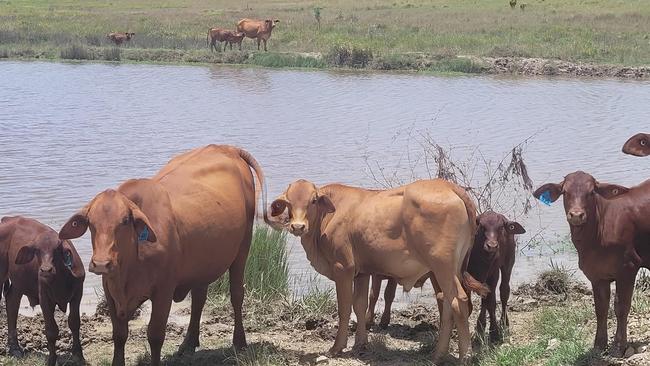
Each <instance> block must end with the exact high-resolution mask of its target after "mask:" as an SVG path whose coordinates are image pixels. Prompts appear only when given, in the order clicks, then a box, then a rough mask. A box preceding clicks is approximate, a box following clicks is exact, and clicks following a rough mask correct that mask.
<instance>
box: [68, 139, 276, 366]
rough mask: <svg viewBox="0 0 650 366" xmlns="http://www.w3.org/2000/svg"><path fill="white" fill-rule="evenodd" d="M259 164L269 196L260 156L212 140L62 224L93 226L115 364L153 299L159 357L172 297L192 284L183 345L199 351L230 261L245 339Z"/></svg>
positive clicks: (153, 338) (238, 331)
mask: <svg viewBox="0 0 650 366" xmlns="http://www.w3.org/2000/svg"><path fill="white" fill-rule="evenodd" d="M251 168H252V170H253V171H254V172H255V173H256V174H257V178H258V183H259V185H260V190H261V192H262V195H263V197H264V201H265V202H266V189H265V185H264V174H263V173H262V170H261V168H260V166H259V164H258V163H257V161H255V159H254V158H253V157H252V156H251V155H250V154H249V153H248V152H246V151H244V150H242V149H239V148H236V147H232V146H225V145H221V146H218V145H209V146H206V147H203V148H199V149H195V150H191V151H189V152H186V153H184V154H181V155H179V156H177V157H175V158H173V159H172V160H171V161H169V163H168V164H167V165H166V166H165V167H164V168H163V169H162V170H160V171H159V172H158V173H157V174H156V175H155V176H154V177H153V178H143V179H131V180H128V181H126V182H124V183H123V184H122V185H120V186H119V187H118V188H117V190H112V189H109V190H106V191H104V192H101V193H99V194H98V195H97V196H95V198H93V199H92V200H91V201H90V202H89V203H88V204H87V205H86V206H85V207H83V208H82V209H81V211H79V212H78V213H77V214H75V215H74V216H72V217H71V218H70V220H68V222H67V223H66V224H65V225H64V226H63V228H61V231H60V232H59V236H60V238H61V239H70V238H77V237H80V236H81V235H83V234H84V233H85V232H86V230H88V229H89V230H90V233H91V238H92V247H93V254H92V258H91V260H90V265H89V270H90V271H91V272H93V273H95V274H99V275H101V276H102V284H103V287H104V292H105V294H106V302H107V304H108V308H109V312H110V315H111V322H112V324H113V343H114V351H113V365H124V345H125V343H126V340H127V337H128V334H129V329H128V322H129V319H130V318H131V315H132V314H133V312H134V311H135V310H136V309H137V308H138V307H139V306H140V305H141V304H142V303H143V302H144V301H146V300H147V299H149V300H151V319H150V321H149V326H148V328H147V337H148V340H149V345H150V347H151V363H152V365H156V366H157V365H159V364H160V351H161V347H162V344H163V342H164V340H165V329H166V326H167V318H168V316H169V310H170V307H171V304H172V300H173V301H175V302H180V301H182V300H183V299H185V297H186V296H187V294H188V293H190V292H191V294H192V312H191V316H190V323H189V326H188V328H187V335H186V336H185V340H184V341H183V343H182V344H181V346H180V349H179V353H184V352H194V350H195V348H196V347H198V346H199V324H200V320H201V311H202V310H203V306H204V304H205V300H206V296H207V290H208V286H209V285H210V283H212V282H214V281H215V280H216V279H217V278H219V277H221V276H222V275H223V274H224V273H225V272H226V271H229V274H230V296H231V299H230V300H231V303H232V306H233V309H234V317H235V327H234V334H233V343H234V345H235V347H236V348H242V347H244V346H246V337H245V334H244V327H243V323H242V302H243V300H244V267H245V265H246V258H247V256H248V251H249V248H250V244H251V238H252V231H253V220H254V217H255V202H256V200H255V182H254V179H253V174H252V173H251ZM264 207H265V208H264V217H265V219H266V205H265V206H264Z"/></svg>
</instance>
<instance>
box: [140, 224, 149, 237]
mask: <svg viewBox="0 0 650 366" xmlns="http://www.w3.org/2000/svg"><path fill="white" fill-rule="evenodd" d="M148 237H149V228H148V227H147V225H145V226H144V229H142V232H141V233H140V236H138V241H147V238H148Z"/></svg>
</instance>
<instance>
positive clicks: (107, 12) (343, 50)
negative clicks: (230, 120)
mask: <svg viewBox="0 0 650 366" xmlns="http://www.w3.org/2000/svg"><path fill="white" fill-rule="evenodd" d="M522 4H525V8H524V9H523V10H522V9H521V7H520V6H521V5H522ZM315 8H322V9H321V10H320V18H321V20H320V23H321V26H320V29H319V27H318V26H317V22H316V18H315V16H314V15H315V12H314V9H315ZM243 17H255V18H257V17H260V18H267V17H268V18H274V19H279V20H280V21H281V22H280V23H279V25H278V26H277V28H276V29H275V30H274V32H273V36H272V38H271V40H270V44H269V49H270V51H272V54H270V55H266V56H257V55H253V56H251V55H250V53H251V52H252V51H253V50H254V46H253V42H252V41H251V40H249V39H247V40H245V41H244V47H245V52H242V53H240V52H227V53H226V54H225V55H222V54H216V55H212V54H210V52H209V50H208V48H207V47H206V31H207V29H208V28H209V27H213V26H220V27H226V28H234V25H235V23H236V22H237V20H239V19H240V18H243ZM112 31H131V32H135V33H136V36H135V39H134V41H133V42H132V43H131V44H129V45H128V46H127V47H123V48H124V49H123V50H116V49H114V47H113V46H112V45H110V44H109V43H108V41H107V40H106V39H105V38H104V36H105V34H106V33H108V32H112ZM649 36H650V1H647V0H518V4H517V6H516V7H515V8H514V9H511V8H510V6H509V4H508V0H393V1H382V2H379V1H371V0H358V1H347V0H346V1H343V0H321V1H296V0H282V1H281V0H269V1H264V2H261V1H260V2H249V1H224V0H185V1H183V0H167V1H156V2H153V1H144V0H135V1H127V0H113V1H110V2H106V1H100V0H50V1H45V0H10V1H7V0H0V57H27V58H34V57H38V58H49V59H51V58H70V59H101V60H108V61H117V60H131V61H149V62H152V61H153V62H225V63H251V64H258V65H263V66H297V67H316V68H318V67H326V66H330V65H334V66H350V67H374V68H379V69H396V68H403V69H413V68H418V67H417V66H418V65H417V63H418V62H420V61H421V58H422V55H427V57H426V58H427V59H428V60H431V59H433V60H434V61H436V60H437V61H440V60H444V61H445V62H444V63H442V64H440V62H433V65H432V66H431V68H432V69H433V70H434V71H455V70H456V69H460V70H461V71H469V72H472V71H474V72H476V71H480V70H476V66H475V65H472V64H471V63H468V61H462V60H461V61H459V60H457V59H454V56H457V55H463V56H477V57H491V56H495V57H501V56H504V57H518V56H521V57H541V58H548V59H561V60H565V61H579V62H591V63H610V64H619V65H647V64H650V39H649ZM287 54H288V55H287ZM314 55H322V57H314ZM449 59H451V61H449ZM428 66H429V64H427V67H428Z"/></svg>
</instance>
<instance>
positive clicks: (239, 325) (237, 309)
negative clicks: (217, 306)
mask: <svg viewBox="0 0 650 366" xmlns="http://www.w3.org/2000/svg"><path fill="white" fill-rule="evenodd" d="M252 232H253V230H252V228H251V229H250V230H248V231H247V233H248V234H246V237H245V238H244V240H243V241H242V243H241V245H240V247H239V253H237V258H235V261H234V262H233V263H232V264H231V265H230V303H231V304H232V308H233V311H234V313H235V331H234V333H233V336H232V343H233V345H234V346H235V348H237V349H242V348H244V347H246V333H244V318H243V316H242V306H243V304H244V270H245V269H246V259H247V258H248V251H249V249H250V246H251V238H252V235H253V234H252Z"/></svg>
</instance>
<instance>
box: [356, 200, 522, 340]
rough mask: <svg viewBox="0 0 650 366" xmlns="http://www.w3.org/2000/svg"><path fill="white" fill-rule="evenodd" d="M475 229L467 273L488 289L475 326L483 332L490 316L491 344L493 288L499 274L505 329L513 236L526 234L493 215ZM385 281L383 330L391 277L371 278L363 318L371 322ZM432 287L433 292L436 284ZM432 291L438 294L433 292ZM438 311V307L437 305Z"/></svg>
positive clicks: (495, 330)
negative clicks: (364, 316) (365, 314)
mask: <svg viewBox="0 0 650 366" xmlns="http://www.w3.org/2000/svg"><path fill="white" fill-rule="evenodd" d="M477 224H478V230H477V233H476V236H475V239H474V245H473V246H472V250H471V254H470V257H469V264H468V267H467V271H468V272H469V274H470V275H472V277H474V278H475V279H476V280H477V281H479V282H482V283H487V285H488V286H489V287H490V292H489V294H488V295H487V296H486V297H485V298H483V299H482V301H481V313H480V314H479V318H478V319H479V320H478V323H477V326H476V328H477V331H478V332H479V333H481V334H483V333H484V332H485V313H486V310H487V312H488V313H489V314H490V338H491V340H492V341H497V340H499V339H501V334H500V332H499V331H500V329H499V327H498V326H497V324H496V315H495V311H496V286H497V282H498V281H499V271H501V285H500V286H499V292H500V296H501V323H502V326H505V327H507V326H509V321H508V313H507V306H508V299H509V298H510V275H511V274H512V267H513V266H514V264H515V254H516V246H517V245H516V242H515V237H514V236H515V234H523V233H525V232H526V230H524V228H523V227H522V226H521V224H519V223H518V222H516V221H510V220H508V219H506V218H505V216H503V215H501V214H498V213H495V212H491V211H488V212H484V213H483V214H481V215H480V216H479V217H478V218H477ZM427 278H428V276H424V277H422V278H421V279H420V280H419V281H418V283H416V284H415V286H414V287H421V286H422V285H423V284H424V282H425V281H426V280H427ZM382 279H388V284H387V285H386V289H385V290H384V300H385V305H384V306H385V307H384V312H383V313H382V316H381V322H380V323H379V326H380V327H382V328H385V327H386V326H388V324H389V323H390V309H391V305H392V302H393V299H394V298H395V288H396V287H397V281H395V279H393V278H385V277H384V278H382V277H381V276H372V291H371V293H370V300H369V302H370V305H369V307H368V314H367V317H366V318H367V319H369V320H368V321H369V322H370V323H372V322H373V318H374V309H375V304H376V303H377V299H378V298H379V289H380V287H381V280H382ZM432 283H433V284H434V289H435V288H436V287H437V284H436V283H435V282H433V281H432ZM436 291H438V290H437V289H436ZM439 309H440V306H439Z"/></svg>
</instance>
